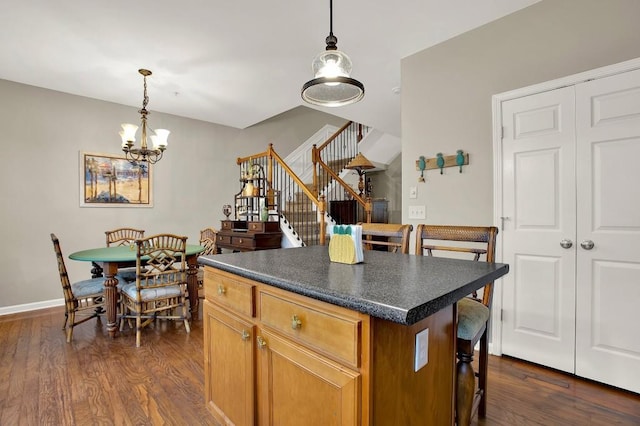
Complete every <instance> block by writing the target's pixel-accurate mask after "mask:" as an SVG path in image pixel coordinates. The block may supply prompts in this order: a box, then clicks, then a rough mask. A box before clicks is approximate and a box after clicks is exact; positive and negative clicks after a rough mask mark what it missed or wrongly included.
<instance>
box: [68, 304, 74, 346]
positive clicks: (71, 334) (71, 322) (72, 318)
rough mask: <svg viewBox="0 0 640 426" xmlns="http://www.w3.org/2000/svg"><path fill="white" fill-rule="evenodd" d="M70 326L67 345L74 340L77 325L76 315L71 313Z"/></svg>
mask: <svg viewBox="0 0 640 426" xmlns="http://www.w3.org/2000/svg"><path fill="white" fill-rule="evenodd" d="M68 322H69V325H68V327H67V343H71V339H72V338H73V327H74V326H75V324H76V313H75V312H70V313H69V321H68Z"/></svg>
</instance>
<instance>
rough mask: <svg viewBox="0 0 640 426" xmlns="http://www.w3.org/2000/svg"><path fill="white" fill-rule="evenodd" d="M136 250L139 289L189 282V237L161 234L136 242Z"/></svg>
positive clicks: (137, 284)
mask: <svg viewBox="0 0 640 426" xmlns="http://www.w3.org/2000/svg"><path fill="white" fill-rule="evenodd" d="M136 247H137V253H136V286H137V287H138V289H139V290H142V289H145V288H154V287H165V286H170V285H182V284H186V283H187V268H186V265H187V261H186V259H187V256H186V251H187V237H183V236H179V235H173V234H158V235H153V236H151V237H149V238H143V239H138V240H136ZM138 297H140V295H139V294H138Z"/></svg>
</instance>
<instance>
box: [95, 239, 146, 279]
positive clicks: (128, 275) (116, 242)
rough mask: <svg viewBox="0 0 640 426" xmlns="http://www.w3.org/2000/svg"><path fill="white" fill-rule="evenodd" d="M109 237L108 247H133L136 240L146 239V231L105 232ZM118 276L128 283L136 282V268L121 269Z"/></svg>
mask: <svg viewBox="0 0 640 426" xmlns="http://www.w3.org/2000/svg"><path fill="white" fill-rule="evenodd" d="M105 235H106V237H107V247H112V246H131V245H133V244H134V243H135V241H136V240H138V239H140V238H144V230H142V229H135V228H118V229H114V230H112V231H105ZM118 275H119V276H121V277H123V278H124V280H125V281H127V282H133V281H135V280H136V268H120V269H118Z"/></svg>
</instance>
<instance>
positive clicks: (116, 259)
mask: <svg viewBox="0 0 640 426" xmlns="http://www.w3.org/2000/svg"><path fill="white" fill-rule="evenodd" d="M204 249H205V248H204V247H202V246H200V245H195V244H187V248H186V256H187V258H186V262H187V265H188V269H187V289H188V291H189V310H190V312H191V318H197V317H198V303H199V300H198V277H197V273H198V263H197V262H198V255H199V254H200V253H202V252H203V251H204ZM136 253H137V252H136V249H135V246H117V247H99V248H93V249H88V250H81V251H77V252H75V253H71V254H70V255H69V259H72V260H79V261H84V262H94V263H97V264H100V265H101V266H102V269H103V273H104V276H105V279H104V292H105V305H106V310H107V331H108V332H109V336H111V337H115V336H116V332H117V330H118V316H117V303H118V289H117V288H116V286H117V285H118V279H117V278H116V274H117V273H118V269H119V268H125V267H131V266H135V265H136Z"/></svg>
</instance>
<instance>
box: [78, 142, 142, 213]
mask: <svg viewBox="0 0 640 426" xmlns="http://www.w3.org/2000/svg"><path fill="white" fill-rule="evenodd" d="M79 171H80V179H79V180H80V207H153V168H152V167H151V164H149V163H148V162H146V161H139V162H137V163H131V162H129V160H127V159H126V158H125V156H124V155H120V154H104V153H95V152H84V151H80V158H79Z"/></svg>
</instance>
